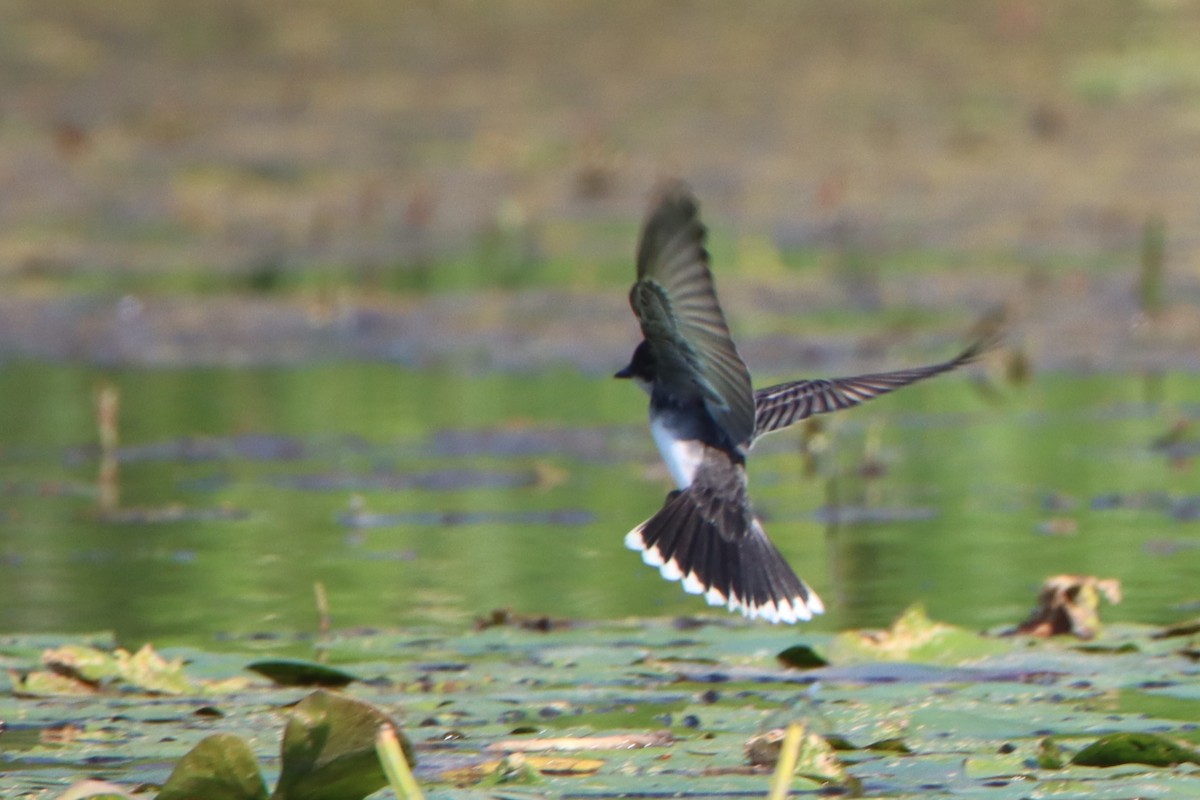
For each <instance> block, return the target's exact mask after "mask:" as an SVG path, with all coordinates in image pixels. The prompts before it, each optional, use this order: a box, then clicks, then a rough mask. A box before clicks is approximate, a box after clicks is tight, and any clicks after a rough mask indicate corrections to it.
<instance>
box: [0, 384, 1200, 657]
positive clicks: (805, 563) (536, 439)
mask: <svg viewBox="0 0 1200 800" xmlns="http://www.w3.org/2000/svg"><path fill="white" fill-rule="evenodd" d="M96 380H97V376H96V374H95V372H94V371H93V370H89V369H83V368H74V367H64V366H35V365H10V366H9V367H8V368H6V370H5V372H4V373H3V375H0V389H2V390H3V391H4V393H5V397H7V398H9V402H8V411H7V413H6V414H5V415H4V417H3V421H2V422H0V444H2V445H3V450H2V451H0V536H2V539H0V627H2V628H3V629H5V630H12V631H16V630H21V631H30V632H37V631H68V630H69V631H81V630H101V629H110V630H115V631H116V632H117V634H118V636H119V637H120V638H121V639H122V641H123V642H125V643H128V644H132V645H136V644H138V643H140V642H141V641H144V640H146V639H154V640H155V641H156V642H160V643H167V642H173V641H174V642H178V641H191V642H195V641H205V642H207V641H209V640H211V638H212V637H213V636H214V635H216V634H218V633H222V634H235V635H242V634H246V633H249V632H253V631H282V632H285V633H286V632H298V633H304V632H308V631H312V630H315V627H314V626H315V625H316V620H317V612H316V609H315V608H314V602H313V599H312V598H313V586H314V584H315V583H317V582H321V583H322V584H323V585H324V586H325V587H326V588H327V590H328V602H329V608H330V614H331V616H332V621H333V624H334V625H335V626H339V627H351V626H363V625H369V626H376V627H382V626H389V625H401V624H402V625H423V624H431V625H441V624H454V625H461V624H465V623H466V622H467V621H469V620H471V619H473V618H475V617H477V616H479V615H481V614H484V613H486V612H487V611H489V610H490V609H492V608H497V607H511V608H513V609H515V610H517V611H519V612H522V613H527V614H534V615H537V614H546V613H550V614H553V615H554V616H556V617H588V618H597V617H619V616H626V615H657V614H697V613H703V612H705V611H706V608H705V607H704V605H703V603H702V602H701V601H699V600H698V599H697V598H694V597H690V596H687V595H685V594H683V593H682V592H681V591H679V589H678V587H677V586H674V585H672V584H669V583H666V582H664V581H661V580H660V579H658V576H657V575H656V574H654V572H653V571H651V570H645V569H644V568H643V567H642V566H641V564H640V562H639V559H638V556H637V555H636V554H634V553H631V552H629V551H626V550H625V549H624V548H623V547H622V544H621V538H622V536H623V534H624V533H625V531H626V530H628V529H629V528H630V527H632V526H633V525H635V524H637V523H638V522H640V521H641V514H642V513H643V512H644V509H646V508H652V507H656V504H657V503H658V502H659V501H660V500H661V496H662V494H663V493H665V492H666V491H667V489H668V488H669V487H668V482H667V481H666V480H665V476H662V475H661V474H660V472H661V467H660V466H659V465H658V462H657V458H656V456H655V453H654V452H653V450H652V443H651V441H650V439H649V437H648V436H646V434H645V430H644V421H643V419H642V414H643V413H644V409H643V406H642V405H639V402H640V401H639V399H638V397H637V396H634V395H631V394H630V393H629V392H627V391H624V390H625V389H627V388H628V387H624V386H620V385H614V384H616V382H609V381H606V380H602V379H594V378H591V377H588V376H584V375H579V374H576V373H570V372H564V373H555V374H545V375H538V376H530V375H525V376H519V377H513V376H473V377H466V376H461V375H454V374H438V373H431V372H425V373H413V372H405V371H402V370H399V369H395V368H392V367H387V366H380V365H338V366H315V367H306V368H297V369H259V370H232V369H229V370H226V369H188V370H176V371H156V372H144V371H134V370H131V371H118V372H110V373H106V375H105V376H104V380H105V381H106V382H107V383H108V384H110V385H111V386H112V387H113V388H114V390H116V391H118V392H119V397H120V401H121V404H120V410H119V441H117V438H116V437H114V436H112V435H111V434H103V435H102V431H103V427H101V428H100V429H98V428H97V425H96V420H95V418H94V412H93V408H94V398H93V385H94V384H95V383H96ZM955 385H957V386H958V387H959V388H958V389H955V388H953V387H954V386H955ZM1144 389H1145V387H1144V384H1143V381H1142V379H1141V378H1139V377H1137V376H1131V377H1121V376H1089V377H1070V376H1049V377H1046V378H1044V379H1042V380H1040V382H1039V383H1038V384H1036V385H1035V386H1033V387H1031V388H1030V389H1029V390H1028V391H1027V393H1025V394H1023V395H1020V396H1015V397H1013V398H1011V399H1010V400H1009V401H1007V402H1006V404H1005V405H1003V406H1001V407H999V408H998V407H995V406H993V405H990V404H988V403H985V402H983V401H981V400H980V399H979V397H978V396H977V395H976V394H974V393H973V392H972V391H971V390H970V388H969V386H968V385H967V384H966V383H965V382H959V383H958V384H955V383H954V382H953V381H950V382H946V384H945V385H943V386H941V387H938V391H929V392H926V391H923V390H922V389H921V388H920V387H915V388H914V389H911V390H909V391H908V392H906V393H902V394H898V395H895V396H893V397H891V398H887V399H884V400H880V401H878V403H877V404H875V406H874V407H872V408H870V409H862V410H860V411H858V412H854V413H851V414H848V415H846V418H845V421H843V422H840V423H839V425H838V426H837V427H836V428H833V429H830V430H828V431H826V432H825V433H824V434H823V435H824V436H826V437H827V438H828V439H829V443H830V445H831V446H830V448H829V449H828V450H827V451H826V452H824V453H823V454H822V455H821V459H820V464H819V469H816V470H814V468H813V466H812V464H811V463H806V459H807V458H809V457H810V456H811V453H806V452H803V451H802V447H801V443H800V438H799V437H793V436H789V435H780V436H778V437H775V438H773V439H770V440H767V441H764V442H763V443H762V444H761V445H760V446H759V447H758V448H757V450H756V457H755V460H754V465H753V469H752V480H753V481H754V483H755V498H756V501H757V503H758V505H759V508H760V510H761V512H762V513H763V515H764V517H766V518H767V519H769V520H770V526H771V532H772V534H773V537H774V538H775V539H776V541H777V542H778V543H779V546H780V547H781V549H782V550H783V551H784V553H785V555H786V556H787V557H788V559H789V560H790V561H791V562H792V563H793V564H795V565H796V567H797V569H799V570H800V571H802V572H803V574H805V576H806V577H808V578H810V579H811V580H812V582H813V584H814V586H815V587H816V588H817V590H818V591H820V592H821V594H822V596H823V597H825V598H826V600H827V602H828V604H829V605H830V613H829V615H828V616H827V617H826V618H824V619H821V620H819V621H817V622H816V623H814V624H815V625H817V626H819V627H821V628H841V627H845V626H849V625H879V624H883V623H886V622H887V621H888V620H889V619H890V618H891V617H893V616H894V615H895V614H896V613H898V612H899V611H900V610H901V609H902V608H904V607H905V606H907V605H909V604H910V603H912V602H914V601H917V600H922V601H924V602H925V603H926V604H927V606H928V607H929V609H930V612H931V613H932V614H933V615H934V616H938V617H942V618H946V619H950V620H952V621H956V622H960V623H964V624H969V625H977V626H989V625H998V624H1005V623H1013V622H1016V621H1019V619H1020V618H1022V617H1023V616H1024V614H1026V613H1027V612H1028V609H1029V608H1030V606H1031V604H1032V600H1033V597H1034V593H1035V591H1036V587H1037V586H1038V585H1039V584H1040V582H1041V580H1042V579H1043V578H1045V577H1046V576H1047V575H1050V574H1054V573H1059V572H1079V573H1089V574H1094V575H1098V576H1101V577H1116V578H1120V579H1121V580H1122V582H1123V583H1124V585H1125V593H1126V600H1125V602H1124V604H1123V605H1122V606H1120V607H1118V608H1116V609H1112V610H1110V611H1109V616H1110V617H1111V618H1121V617H1124V618H1128V619H1137V620H1140V621H1147V622H1166V621H1171V620H1174V619H1177V618H1178V617H1179V616H1181V615H1183V614H1185V613H1187V611H1188V609H1189V605H1188V604H1189V603H1192V604H1194V603H1195V602H1196V601H1197V600H1198V599H1200V597H1198V595H1197V590H1196V588H1195V587H1196V586H1197V585H1198V584H1197V582H1196V579H1195V578H1196V575H1197V574H1200V548H1197V547H1196V541H1197V536H1196V533H1197V530H1196V528H1195V526H1196V524H1197V516H1198V512H1197V511H1196V509H1197V508H1200V500H1197V495H1196V493H1195V491H1194V476H1193V474H1192V459H1191V454H1192V453H1193V452H1194V451H1195V450H1196V449H1197V448H1196V440H1195V439H1194V438H1193V437H1192V436H1191V433H1190V431H1189V429H1187V427H1186V426H1184V427H1183V428H1182V430H1180V431H1177V432H1175V433H1173V434H1172V435H1170V436H1169V437H1168V439H1166V440H1164V439H1163V437H1164V431H1167V432H1168V433H1170V432H1171V431H1172V430H1173V428H1172V424H1173V419H1172V418H1171V417H1169V416H1168V415H1167V413H1166V412H1164V411H1163V410H1162V409H1163V408H1164V407H1174V408H1179V407H1181V405H1180V402H1181V398H1187V397H1195V396H1196V392H1197V389H1200V380H1198V379H1196V378H1193V377H1191V376H1178V375H1167V376H1164V377H1162V378H1161V379H1160V380H1159V381H1158V382H1157V384H1156V394H1157V395H1158V396H1160V397H1161V398H1162V403H1163V404H1164V405H1160V404H1159V403H1144V402H1141V398H1142V396H1143V393H1144ZM1172 404H1173V405H1172ZM643 405H644V404H643ZM1163 441H1166V444H1163ZM1156 442H1157V444H1156ZM114 465H115V468H116V477H114ZM660 479H661V480H660ZM113 481H116V482H117V483H116V485H111V484H112V482H113ZM117 489H119V492H118V491H117ZM1047 498H1054V502H1053V503H1050V504H1048V501H1047ZM1047 531H1049V532H1050V533H1047ZM1051 534H1053V535H1051ZM711 613H721V612H719V611H717V612H711ZM780 635H781V636H786V635H787V634H786V632H783V631H781V632H780Z"/></svg>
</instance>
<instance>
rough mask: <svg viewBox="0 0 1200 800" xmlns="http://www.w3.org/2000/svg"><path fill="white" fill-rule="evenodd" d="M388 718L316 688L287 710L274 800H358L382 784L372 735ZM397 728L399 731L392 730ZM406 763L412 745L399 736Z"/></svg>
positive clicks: (373, 710)
mask: <svg viewBox="0 0 1200 800" xmlns="http://www.w3.org/2000/svg"><path fill="white" fill-rule="evenodd" d="M385 724H390V725H392V726H393V727H396V726H395V724H394V723H393V722H392V721H391V720H390V719H388V717H387V716H386V715H385V714H384V713H383V712H381V711H379V710H378V709H376V708H374V707H373V706H369V705H367V704H366V703H361V702H359V701H357V700H351V699H349V698H347V697H343V696H341V695H338V694H334V693H332V692H327V691H324V690H320V691H317V692H314V693H312V694H310V695H309V696H308V697H306V698H304V700H302V701H300V703H299V704H298V705H297V706H296V707H295V708H294V709H293V710H292V715H291V718H290V719H289V720H288V724H287V728H286V729H285V730H284V733H283V751H282V768H281V770H280V774H279V784H278V785H277V786H276V787H275V794H274V795H272V797H273V798H275V799H276V800H359V798H363V797H366V796H367V795H369V794H371V793H372V792H376V791H378V790H380V789H382V788H383V787H384V786H386V785H387V776H386V775H385V774H384V771H383V767H382V765H380V763H379V758H378V757H377V755H376V752H375V736H376V734H377V733H378V731H379V728H380V726H382V725H385ZM397 730H398V728H397ZM400 746H401V748H402V749H403V751H404V757H405V758H406V759H408V762H409V764H413V763H415V760H414V758H413V751H412V745H411V744H410V743H409V742H408V740H407V739H406V738H405V737H404V736H400Z"/></svg>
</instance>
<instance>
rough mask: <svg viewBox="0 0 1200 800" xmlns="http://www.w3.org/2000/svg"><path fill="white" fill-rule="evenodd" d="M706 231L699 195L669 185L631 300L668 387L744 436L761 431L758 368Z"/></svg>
mask: <svg viewBox="0 0 1200 800" xmlns="http://www.w3.org/2000/svg"><path fill="white" fill-rule="evenodd" d="M705 237H706V231H705V228H704V225H703V224H702V223H701V222H700V219H699V210H698V207H697V204H696V200H695V198H693V197H692V195H691V193H690V192H689V191H688V189H687V188H686V187H685V186H683V185H682V184H673V185H672V186H670V187H668V189H667V190H666V192H665V193H664V195H663V197H662V199H661V200H660V201H659V203H658V204H657V205H656V206H655V208H654V209H653V211H652V212H651V213H650V216H649V218H648V219H647V220H646V224H645V226H644V227H643V229H642V237H641V240H640V242H639V243H638V257H637V275H638V280H637V283H635V284H634V285H633V289H632V290H630V292H629V304H630V305H631V306H632V307H633V311H634V313H635V314H637V317H638V321H639V322H640V323H641V327H642V335H643V336H645V338H646V341H647V342H648V343H649V344H650V346H651V348H652V349H653V352H654V356H655V362H656V380H657V382H658V384H659V385H660V386H661V387H662V389H663V390H664V391H667V392H669V393H670V394H672V395H674V396H676V397H679V398H699V399H701V400H702V401H703V402H704V405H705V407H706V408H707V409H708V412H709V413H710V414H711V415H712V417H713V419H714V420H715V421H716V422H717V424H718V425H720V426H721V428H722V429H723V430H724V431H725V433H726V434H727V435H728V436H729V437H730V439H731V440H732V441H733V442H734V443H737V444H742V443H746V442H749V441H750V439H751V437H752V435H753V433H754V394H753V389H752V387H751V384H750V371H749V370H748V369H746V364H745V362H743V361H742V358H741V356H739V355H738V352H737V348H736V347H734V344H733V340H732V339H731V338H730V336H729V327H728V326H727V325H726V324H725V315H724V314H723V313H722V312H721V306H720V305H719V304H718V302H717V294H716V290H715V289H714V288H713V279H712V272H711V270H710V269H709V263H708V252H707V250H705V248H704V242H705Z"/></svg>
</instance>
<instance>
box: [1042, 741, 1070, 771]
mask: <svg viewBox="0 0 1200 800" xmlns="http://www.w3.org/2000/svg"><path fill="white" fill-rule="evenodd" d="M1037 766H1038V769H1062V768H1063V767H1064V766H1065V759H1064V758H1063V751H1062V748H1061V747H1059V746H1058V744H1057V743H1056V742H1055V741H1054V740H1053V739H1050V738H1046V739H1042V740H1041V741H1040V742H1038V749H1037Z"/></svg>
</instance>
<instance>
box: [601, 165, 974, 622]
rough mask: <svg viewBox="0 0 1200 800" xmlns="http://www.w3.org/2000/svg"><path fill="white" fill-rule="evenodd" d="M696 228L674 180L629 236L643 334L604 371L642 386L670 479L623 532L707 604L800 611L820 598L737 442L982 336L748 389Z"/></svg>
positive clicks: (955, 361)
mask: <svg viewBox="0 0 1200 800" xmlns="http://www.w3.org/2000/svg"><path fill="white" fill-rule="evenodd" d="M706 236H707V232H706V229H705V227H704V225H703V223H701V222H700V217H699V207H698V204H697V202H696V199H695V197H694V196H693V195H692V193H691V191H690V190H689V189H688V188H687V186H686V185H684V184H682V183H678V182H676V183H672V184H669V185H668V186H666V187H665V190H664V191H663V192H662V194H661V197H660V199H659V200H658V201H657V203H656V204H655V205H654V207H653V208H652V209H651V211H650V214H649V216H648V217H647V219H646V222H645V224H644V225H643V227H642V233H641V239H640V241H639V242H638V249H637V281H636V282H635V283H634V284H633V288H632V289H631V290H630V292H629V304H630V305H631V306H632V307H633V313H634V314H635V315H636V316H637V319H638V322H639V324H640V325H641V329H642V336H643V339H642V341H641V342H640V343H639V344H638V346H637V348H636V349H635V350H634V351H633V358H632V360H631V361H630V362H629V364H628V365H627V366H626V367H624V368H623V369H621V370H620V371H619V372H617V373H616V376H615V377H617V378H628V379H631V380H633V382H634V383H636V384H637V385H638V386H639V387H640V388H641V389H643V390H644V391H645V392H646V393H647V394H649V395H650V432H651V435H652V436H653V437H654V442H655V444H656V445H657V446H658V450H659V452H660V453H661V454H662V457H663V460H664V461H665V462H666V464H667V467H668V469H669V470H670V472H671V476H672V478H674V480H675V484H676V486H677V487H678V488H677V489H676V490H674V491H672V492H671V493H670V494H668V495H667V499H666V502H665V503H664V504H663V507H662V508H661V509H659V511H658V513H657V514H655V515H654V516H653V517H651V518H650V519H648V520H646V521H645V522H643V523H642V524H641V525H638V526H637V527H636V528H634V529H633V530H632V531H630V532H629V533H628V534H627V535H626V536H625V544H626V546H628V547H629V548H630V549H632V550H638V551H640V552H641V553H642V560H643V561H645V562H646V563H647V564H649V565H651V566H654V567H658V569H659V571H660V572H661V574H662V576H663V577H664V578H666V579H667V580H671V581H681V582H682V583H683V588H684V590H685V591H687V592H689V593H691V594H700V595H703V596H704V599H705V600H707V601H708V603H709V604H710V605H721V606H725V607H727V608H728V609H729V610H730V611H740V612H741V613H743V614H745V615H746V616H747V617H749V618H751V619H754V618H756V617H757V618H761V619H765V620H768V621H770V622H797V621H800V620H808V619H811V618H812V616H813V615H814V614H820V613H822V612H823V611H824V610H825V607H824V605H823V604H822V603H821V599H820V598H819V597H818V596H817V594H816V592H814V591H813V590H812V589H811V588H810V587H809V586H808V584H806V583H805V582H804V581H803V580H801V579H800V578H799V577H798V576H797V575H796V573H795V572H794V571H793V570H792V568H791V567H790V566H789V565H788V563H787V561H786V560H785V559H784V557H783V555H782V554H781V553H780V552H779V550H778V549H776V547H775V545H774V544H773V543H772V542H771V540H770V539H769V538H767V534H766V532H765V531H764V530H763V527H762V523H761V522H760V521H759V519H758V517H757V516H755V514H754V510H753V508H752V507H751V505H750V498H749V495H748V493H747V479H746V456H747V454H748V453H749V451H750V448H751V447H752V446H753V444H754V442H755V440H756V439H757V438H758V437H760V436H763V435H765V434H768V433H773V432H775V431H778V430H781V429H783V428H786V427H788V426H789V425H792V424H794V423H796V422H799V421H800V420H803V419H806V418H807V417H810V416H812V415H814V414H823V413H826V412H830V411H837V410H840V409H843V408H849V407H851V406H856V405H858V404H859V403H863V402H866V401H867V400H870V399H872V398H875V397H879V396H880V395H883V394H887V393H888V392H891V391H894V390H896V389H899V388H900V387H902V386H908V385H909V384H911V383H915V382H917V381H920V380H924V379H925V378H930V377H932V376H934V375H938V374H941V373H943V372H948V371H950V370H952V369H955V368H956V367H959V366H962V365H963V364H968V363H970V362H972V361H974V360H975V359H976V358H978V357H979V356H980V355H981V354H982V353H983V352H984V351H986V350H987V349H989V348H990V346H991V345H992V343H993V342H994V337H992V338H984V339H980V340H979V341H978V342H976V343H975V344H972V345H971V346H970V347H968V348H967V349H965V350H963V351H962V352H961V353H959V354H958V355H957V356H955V357H954V358H952V359H950V360H948V361H944V362H941V363H939V364H932V365H930V366H926V367H918V368H915V369H908V370H900V371H896V372H882V373H877V374H872V375H859V376H857V377H852V378H834V379H819V380H799V381H791V382H788V383H781V384H778V385H776V386H771V387H768V388H766V389H759V390H758V391H755V390H754V389H753V387H752V385H751V382H750V371H749V370H748V369H747V368H746V364H745V362H743V361H742V358H741V356H740V355H738V351H737V348H736V347H735V346H734V344H733V339H732V338H731V337H730V335H729V328H728V326H727V325H726V324H725V315H724V314H723V313H722V311H721V306H720V304H719V303H718V302H717V295H716V290H715V289H714V287H713V278H712V272H711V270H710V269H709V258H708V251H707V250H706V249H705V239H706Z"/></svg>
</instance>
